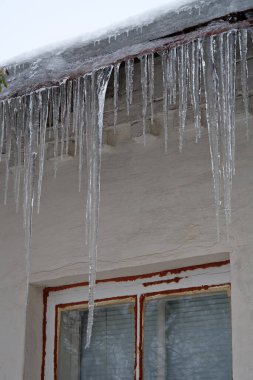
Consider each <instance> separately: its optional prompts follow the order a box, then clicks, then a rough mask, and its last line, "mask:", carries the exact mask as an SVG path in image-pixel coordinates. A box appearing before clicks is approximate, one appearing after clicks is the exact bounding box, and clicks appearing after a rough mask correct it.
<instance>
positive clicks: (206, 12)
mask: <svg viewBox="0 0 253 380" xmlns="http://www.w3.org/2000/svg"><path fill="white" fill-rule="evenodd" d="M179 1H180V4H181V6H180V7H176V6H175V4H176V3H175V1H174V0H173V3H172V4H170V5H169V6H167V7H160V8H158V9H156V10H155V11H153V12H146V13H144V15H142V16H136V17H134V18H132V19H130V20H127V21H126V22H124V23H123V24H122V23H121V24H120V25H116V26H114V27H111V28H110V29H108V30H102V31H99V32H96V33H94V34H92V35H86V36H81V37H79V38H76V39H74V40H71V41H65V42H63V43H60V44H59V45H58V46H51V47H50V48H45V49H43V50H40V51H33V52H32V53H31V54H26V55H23V56H21V57H19V58H17V59H16V60H15V61H14V62H13V63H12V64H10V65H8V67H9V68H10V69H11V70H10V71H11V76H10V77H9V78H8V82H9V86H8V89H7V90H4V91H3V93H2V94H1V97H2V98H3V97H6V96H8V95H10V94H14V93H15V91H17V90H18V91H19V93H24V92H28V91H29V90H31V89H34V88H35V87H41V86H42V85H43V84H44V85H47V84H49V83H50V82H57V81H59V80H60V79H62V78H64V77H69V76H73V75H76V74H78V73H84V72H87V70H88V71H91V70H92V69H94V68H96V67H97V66H99V65H100V66H101V65H102V64H104V65H106V64H109V63H113V62H115V61H117V59H123V58H124V57H127V56H130V55H137V54H138V52H140V51H141V49H142V47H143V46H149V47H150V48H152V46H155V45H154V41H156V40H158V39H163V38H164V37H168V36H173V35H175V34H178V33H180V32H183V31H184V30H189V29H191V28H194V27H196V26H198V25H203V24H206V23H208V22H210V21H212V20H215V19H218V18H221V17H224V16H226V15H228V14H231V13H236V12H243V11H245V10H248V9H251V8H252V0H196V1H194V2H190V3H189V0H179ZM177 4H178V2H177ZM182 4H183V5H182ZM152 43H153V45H152Z"/></svg>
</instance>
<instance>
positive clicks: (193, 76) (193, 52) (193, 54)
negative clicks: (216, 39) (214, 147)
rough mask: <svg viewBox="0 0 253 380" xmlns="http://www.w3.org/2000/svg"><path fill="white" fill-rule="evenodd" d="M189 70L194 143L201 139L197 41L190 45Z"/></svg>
mask: <svg viewBox="0 0 253 380" xmlns="http://www.w3.org/2000/svg"><path fill="white" fill-rule="evenodd" d="M189 58H190V65H189V67H190V70H189V90H190V95H191V103H192V108H193V115H194V128H195V141H196V142H198V140H199V139H200V137H201V124H200V114H201V113H200V104H199V102H200V82H199V79H200V77H199V69H200V65H199V63H200V51H199V40H195V41H192V42H191V44H190V54H189Z"/></svg>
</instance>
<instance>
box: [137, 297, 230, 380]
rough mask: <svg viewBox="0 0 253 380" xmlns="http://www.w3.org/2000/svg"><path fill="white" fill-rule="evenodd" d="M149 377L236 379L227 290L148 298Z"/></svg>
mask: <svg viewBox="0 0 253 380" xmlns="http://www.w3.org/2000/svg"><path fill="white" fill-rule="evenodd" d="M144 313H145V314H144V347H143V350H144V366H143V367H144V379H145V380H151V379H159V380H203V379H205V380H213V379H215V380H231V379H232V353H231V347H232V342H231V311H230V299H229V297H228V296H227V294H226V293H216V294H209V295H203V294H202V295H193V296H192V295H191V296H184V297H178V298H170V299H169V298H167V299H164V298H163V299H156V300H151V301H147V302H146V303H145V310H144Z"/></svg>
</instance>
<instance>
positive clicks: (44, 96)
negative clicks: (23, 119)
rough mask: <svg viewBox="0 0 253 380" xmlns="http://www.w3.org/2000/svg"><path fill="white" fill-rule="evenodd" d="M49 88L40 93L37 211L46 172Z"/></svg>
mask: <svg viewBox="0 0 253 380" xmlns="http://www.w3.org/2000/svg"><path fill="white" fill-rule="evenodd" d="M48 96H49V94H48V90H43V91H41V92H40V93H39V111H40V144H39V177H38V195H37V212H38V213H39V211H40V198H41V188H42V180H43V173H44V161H45V144H46V129H47V119H48Z"/></svg>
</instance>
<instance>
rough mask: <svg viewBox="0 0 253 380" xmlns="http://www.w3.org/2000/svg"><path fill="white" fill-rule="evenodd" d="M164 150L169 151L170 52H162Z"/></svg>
mask: <svg viewBox="0 0 253 380" xmlns="http://www.w3.org/2000/svg"><path fill="white" fill-rule="evenodd" d="M162 70H163V129H164V150H165V153H168V75H167V74H168V52H167V50H165V51H163V52H162Z"/></svg>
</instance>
